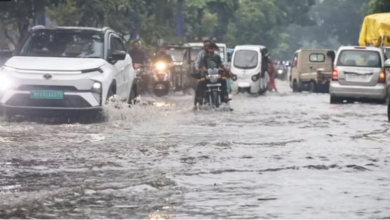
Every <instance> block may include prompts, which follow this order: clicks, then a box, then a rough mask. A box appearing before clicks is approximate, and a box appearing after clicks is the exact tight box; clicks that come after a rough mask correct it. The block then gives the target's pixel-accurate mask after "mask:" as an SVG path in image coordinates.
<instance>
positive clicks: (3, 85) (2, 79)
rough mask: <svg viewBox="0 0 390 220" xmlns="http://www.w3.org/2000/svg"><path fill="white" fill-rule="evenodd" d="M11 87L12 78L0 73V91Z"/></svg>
mask: <svg viewBox="0 0 390 220" xmlns="http://www.w3.org/2000/svg"><path fill="white" fill-rule="evenodd" d="M11 87H12V80H11V79H10V78H8V77H7V76H5V75H0V91H2V92H3V91H6V90H8V89H10V88H11Z"/></svg>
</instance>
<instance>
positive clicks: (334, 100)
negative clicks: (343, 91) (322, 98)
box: [330, 96, 343, 104]
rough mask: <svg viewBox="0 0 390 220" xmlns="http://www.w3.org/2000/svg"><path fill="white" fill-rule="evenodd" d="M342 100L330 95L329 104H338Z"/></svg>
mask: <svg viewBox="0 0 390 220" xmlns="http://www.w3.org/2000/svg"><path fill="white" fill-rule="evenodd" d="M342 102H343V99H341V98H339V97H334V96H330V104H340V103H342Z"/></svg>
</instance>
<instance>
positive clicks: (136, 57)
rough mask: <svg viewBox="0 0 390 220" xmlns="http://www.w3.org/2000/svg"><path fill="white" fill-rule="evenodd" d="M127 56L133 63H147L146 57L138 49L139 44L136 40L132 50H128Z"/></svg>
mask: <svg viewBox="0 0 390 220" xmlns="http://www.w3.org/2000/svg"><path fill="white" fill-rule="evenodd" d="M129 55H130V57H131V59H132V60H133V63H139V64H142V65H144V64H146V63H148V61H149V59H148V55H147V54H146V52H145V51H144V50H142V49H140V43H139V41H138V40H136V41H134V42H133V48H132V49H131V50H129Z"/></svg>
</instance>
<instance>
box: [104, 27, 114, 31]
mask: <svg viewBox="0 0 390 220" xmlns="http://www.w3.org/2000/svg"><path fill="white" fill-rule="evenodd" d="M102 31H103V32H106V31H114V30H113V29H112V28H110V27H103V28H102Z"/></svg>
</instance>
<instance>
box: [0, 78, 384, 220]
mask: <svg viewBox="0 0 390 220" xmlns="http://www.w3.org/2000/svg"><path fill="white" fill-rule="evenodd" d="M278 88H279V90H280V91H279V93H272V94H270V93H269V94H267V95H266V96H262V97H257V98H254V97H244V96H238V97H234V101H233V102H232V103H231V107H232V108H234V111H233V112H211V111H210V112H194V111H192V100H193V99H192V97H191V96H183V97H168V98H166V99H164V101H167V102H170V103H172V104H174V105H171V106H144V107H141V106H139V107H135V108H132V109H121V110H118V109H110V110H109V113H110V120H109V122H106V123H103V124H91V125H81V124H60V125H55V124H54V125H53V124H44V123H35V122H18V123H15V122H14V123H8V122H5V121H4V120H3V121H2V122H0V167H1V169H0V218H26V217H31V218H112V219H113V218H146V219H148V218H149V219H169V218H172V219H175V218H389V217H390V206H389V204H390V194H389V193H388V192H389V191H390V171H389V170H390V148H389V144H390V124H389V123H388V122H387V117H386V106H384V105H372V104H359V103H356V104H345V105H330V104H329V95H328V94H318V95H317V94H293V93H291V92H290V91H291V90H290V89H289V87H288V85H287V84H286V83H281V82H278Z"/></svg>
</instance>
